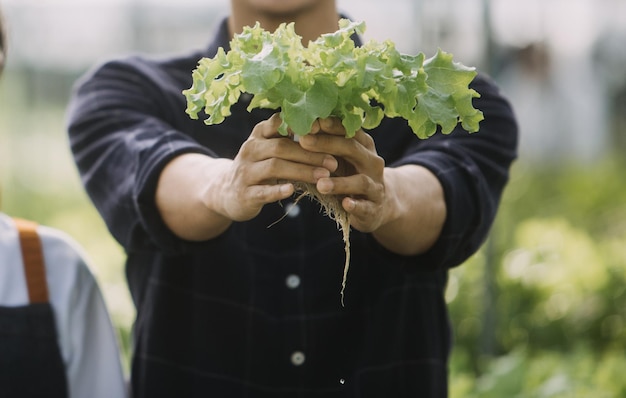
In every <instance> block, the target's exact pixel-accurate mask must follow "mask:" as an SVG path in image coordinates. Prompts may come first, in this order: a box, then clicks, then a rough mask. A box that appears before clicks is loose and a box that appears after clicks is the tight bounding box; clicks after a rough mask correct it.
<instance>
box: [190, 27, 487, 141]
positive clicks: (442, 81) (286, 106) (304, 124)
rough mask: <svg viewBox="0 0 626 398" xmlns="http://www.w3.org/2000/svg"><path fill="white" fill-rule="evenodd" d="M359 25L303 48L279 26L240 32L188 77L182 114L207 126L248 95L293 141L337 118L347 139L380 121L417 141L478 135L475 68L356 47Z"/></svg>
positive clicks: (441, 56)
mask: <svg viewBox="0 0 626 398" xmlns="http://www.w3.org/2000/svg"><path fill="white" fill-rule="evenodd" d="M364 30H365V23H364V22H351V21H349V20H347V19H342V20H341V21H340V22H339V30H337V31H336V32H334V33H329V34H324V35H322V36H320V37H319V38H318V39H317V40H315V41H313V42H310V43H309V45H308V47H304V46H303V44H302V41H301V38H300V36H298V35H297V34H296V33H295V30H294V24H293V23H290V24H282V25H280V26H279V27H278V29H276V31H275V32H274V33H270V32H267V31H265V30H264V29H263V28H261V27H260V25H259V24H258V23H257V24H256V25H255V26H254V27H246V28H245V29H244V30H243V32H242V33H240V34H238V35H236V36H235V37H234V38H233V40H231V42H230V50H229V51H228V52H225V51H224V49H223V48H221V47H220V48H219V50H218V51H217V54H216V55H215V56H214V57H213V58H203V59H201V60H200V62H199V63H198V67H197V68H196V69H195V70H194V71H193V75H192V77H193V85H192V87H191V88H189V89H188V90H185V91H184V92H183V93H184V95H185V97H186V98H187V104H188V107H187V110H186V112H187V113H188V114H189V115H190V117H191V118H193V119H197V118H198V113H199V112H200V111H202V110H204V112H205V113H206V115H208V118H207V119H206V120H205V123H207V124H219V123H221V122H222V121H224V119H225V118H226V117H228V116H229V115H230V107H231V106H232V105H233V104H234V103H236V102H237V101H238V99H239V96H240V95H241V93H243V92H247V93H249V94H252V95H253V98H252V101H251V102H250V105H249V106H248V111H250V110H251V109H254V108H269V109H280V114H281V119H282V120H283V124H282V125H281V127H280V130H279V131H280V133H281V134H283V135H287V128H288V127H289V128H290V129H291V131H293V132H294V133H295V134H297V135H304V134H307V133H308V132H309V131H310V129H311V126H312V124H313V122H314V121H315V119H317V118H326V117H329V116H336V117H338V118H339V119H341V120H342V123H343V125H344V127H345V129H346V136H347V137H348V138H350V137H352V136H353V135H354V134H355V132H356V131H357V130H358V129H360V128H365V129H372V128H374V127H376V126H378V125H379V124H380V121H381V120H382V118H383V117H384V116H387V117H402V118H404V119H406V120H407V121H408V123H409V126H410V127H411V129H412V130H413V132H414V133H415V134H416V135H417V136H418V137H420V138H427V137H429V136H431V135H432V134H434V133H435V131H436V130H437V125H439V126H441V131H442V133H444V134H447V133H450V132H451V131H452V130H453V129H454V128H455V127H456V125H457V123H459V122H460V123H461V124H462V126H463V128H464V129H465V130H467V131H469V132H475V131H478V124H479V122H480V121H481V120H482V119H483V115H482V112H480V111H479V110H477V109H475V108H474V107H473V105H472V99H473V98H476V97H478V96H479V94H478V93H477V92H476V91H474V90H472V89H470V88H468V85H469V83H470V82H471V81H472V80H473V79H474V76H475V75H476V72H475V70H474V68H469V67H466V66H464V65H462V64H460V63H456V62H453V60H452V55H451V54H448V53H445V52H443V51H438V52H437V54H436V55H435V56H434V57H432V58H429V59H427V60H425V57H424V54H423V53H420V54H418V55H416V56H411V55H406V54H401V53H400V52H399V51H398V50H397V49H396V48H395V46H394V44H393V43H392V42H391V41H385V42H383V43H379V42H375V41H369V42H367V43H365V44H364V45H363V46H360V47H357V46H355V44H354V41H353V40H352V38H351V37H352V35H353V34H355V33H356V34H363V32H364Z"/></svg>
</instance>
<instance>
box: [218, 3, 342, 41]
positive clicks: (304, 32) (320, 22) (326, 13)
mask: <svg viewBox="0 0 626 398" xmlns="http://www.w3.org/2000/svg"><path fill="white" fill-rule="evenodd" d="M233 3H235V2H233ZM319 4H320V5H319V6H313V7H310V8H307V9H306V10H302V11H301V12H297V13H293V14H290V15H274V14H268V13H262V12H255V11H254V10H250V9H247V8H244V7H241V8H244V9H240V8H238V7H237V6H236V5H235V4H233V6H232V7H231V15H230V17H229V20H228V29H229V33H230V35H231V37H232V36H233V35H234V34H237V33H240V32H242V31H243V28H244V27H245V26H254V24H255V23H256V22H257V21H258V22H259V23H260V24H261V27H262V28H263V29H265V30H267V31H269V32H274V31H275V30H276V28H278V26H279V25H280V24H281V23H283V22H286V23H289V22H294V23H295V25H294V27H295V30H296V33H297V34H298V35H300V36H301V37H302V44H304V45H305V46H306V45H308V44H309V41H313V40H315V39H317V38H318V37H319V36H320V35H322V34H324V33H332V32H334V31H336V30H337V29H338V21H339V14H338V13H337V9H336V8H335V4H334V2H331V1H320V2H319Z"/></svg>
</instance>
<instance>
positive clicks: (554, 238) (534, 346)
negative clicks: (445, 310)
mask: <svg viewBox="0 0 626 398" xmlns="http://www.w3.org/2000/svg"><path fill="white" fill-rule="evenodd" d="M624 166H626V160H624V159H621V158H620V157H619V156H607V157H606V159H604V160H602V161H599V162H597V163H594V164H569V165H561V166H559V167H555V166H554V165H552V166H551V168H550V169H544V168H541V167H534V168H532V167H529V166H527V165H523V164H517V165H515V167H514V170H513V174H512V179H511V184H510V185H509V187H508V188H507V191H506V193H505V196H504V198H503V203H502V208H501V211H500V213H499V216H498V219H497V220H496V224H495V225H494V229H493V232H492V236H491V237H490V239H491V245H490V247H491V250H490V251H488V250H487V247H489V246H485V247H483V249H481V251H480V252H479V253H477V254H476V255H475V256H474V257H473V258H471V259H470V260H469V261H468V262H467V263H466V264H464V265H463V266H461V267H458V268H456V269H454V270H453V271H452V272H451V276H450V285H449V289H448V300H449V302H450V314H451V318H452V323H453V325H454V329H455V340H456V341H455V348H454V353H453V361H452V362H453V363H452V372H451V383H452V389H451V396H452V397H505V396H506V397H525V396H532V397H548V396H549V397H572V396H576V397H587V396H593V397H604V396H606V397H617V396H626V379H624V378H623V377H620V376H619V375H620V374H624V371H626V356H624V351H625V349H626V328H625V326H626V179H624V178H623V170H624ZM488 256H491V258H490V260H491V261H494V262H495V263H496V269H497V272H496V275H494V277H495V280H496V293H495V300H494V302H493V303H492V305H493V310H494V311H495V318H496V322H495V325H496V326H495V328H496V330H495V336H496V337H495V339H496V342H495V345H496V352H495V353H493V354H494V355H484V353H483V352H481V347H480V339H481V335H482V333H485V330H483V322H482V320H483V319H484V315H485V314H484V311H485V310H489V308H485V307H486V306H485V305H484V301H483V299H482V298H483V292H484V281H485V275H483V271H484V270H485V262H486V261H487V257H488ZM619 372H621V373H619Z"/></svg>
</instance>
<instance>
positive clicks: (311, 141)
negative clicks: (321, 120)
mask: <svg viewBox="0 0 626 398" xmlns="http://www.w3.org/2000/svg"><path fill="white" fill-rule="evenodd" d="M316 141H317V137H316V136H315V135H313V134H307V135H303V136H302V137H300V142H301V143H304V144H305V145H315V142H316Z"/></svg>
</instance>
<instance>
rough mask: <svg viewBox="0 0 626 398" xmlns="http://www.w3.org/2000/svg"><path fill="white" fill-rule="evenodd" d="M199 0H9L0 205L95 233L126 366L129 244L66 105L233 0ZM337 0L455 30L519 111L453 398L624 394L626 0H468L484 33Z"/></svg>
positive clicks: (463, 308)
mask: <svg viewBox="0 0 626 398" xmlns="http://www.w3.org/2000/svg"><path fill="white" fill-rule="evenodd" d="M96 3H97V4H96ZM200 3H201V2H200V1H199V0H196V1H195V2H194V1H192V0H186V1H185V2H182V3H180V4H181V6H180V7H177V8H176V11H177V12H179V14H176V13H174V12H173V10H174V9H173V8H172V6H170V8H168V6H167V5H165V6H159V7H157V6H156V3H155V2H152V3H151V2H150V1H148V0H145V1H130V0H126V1H125V0H117V1H113V2H109V3H106V2H96V1H95V0H93V2H91V3H90V2H88V1H87V2H82V3H81V2H71V1H69V0H64V1H58V2H46V5H45V6H44V5H42V3H40V2H29V1H23V0H12V1H11V0H4V1H0V7H1V8H2V9H4V11H5V17H6V19H7V22H8V26H9V34H10V52H9V66H8V68H7V70H6V73H5V75H4V76H3V78H2V80H0V186H1V194H2V196H1V209H2V211H4V212H6V213H8V214H11V215H13V216H20V217H25V218H29V219H33V220H37V221H38V222H40V223H43V224H47V225H50V226H53V227H57V228H59V229H61V230H64V231H66V232H67V233H69V234H70V235H72V236H73V237H74V238H75V239H76V240H77V241H78V242H79V243H80V244H81V245H82V246H83V247H84V248H85V250H86V252H87V254H88V256H89V258H90V260H91V265H92V269H93V271H94V273H95V274H96V277H97V278H98V280H99V282H100V284H101V287H102V290H103V293H104V295H105V299H106V301H107V305H108V307H109V309H110V311H111V315H112V318H113V321H114V323H115V325H116V328H117V330H118V332H119V337H120V342H121V345H122V351H123V356H124V362H125V365H126V366H127V370H128V361H129V354H130V350H131V342H130V330H131V327H132V322H133V318H134V309H133V306H132V302H131V300H130V296H129V294H128V290H127V287H126V282H125V277H124V271H123V263H124V253H123V251H122V249H121V248H120V246H119V245H118V244H117V243H116V242H115V241H113V239H112V238H111V237H110V235H109V234H108V231H107V229H106V227H105V225H104V224H103V222H102V221H101V219H100V218H99V216H98V214H97V213H96V211H95V209H94V208H93V207H92V205H91V203H90V201H89V199H88V198H87V196H86V194H85V192H84V191H83V189H82V187H81V184H80V179H79V177H78V174H77V172H76V170H75V167H74V164H73V162H72V159H71V154H70V152H69V149H68V143H67V137H66V132H65V121H64V117H65V106H66V104H67V99H68V96H69V93H70V90H71V85H72V84H73V82H74V81H75V80H76V79H77V78H78V77H79V76H80V75H81V74H82V73H84V72H85V71H86V70H87V69H88V68H89V67H90V66H92V65H94V64H95V63H97V62H99V61H100V60H101V59H103V58H108V57H110V56H113V55H115V54H117V53H127V52H131V51H142V52H147V53H157V52H171V51H174V50H178V49H179V48H181V49H182V48H185V49H186V48H189V47H194V46H198V45H203V44H204V43H205V41H206V40H207V38H208V36H209V35H210V33H211V32H212V29H213V26H214V24H215V21H217V20H218V19H219V18H218V17H219V16H221V15H223V13H224V12H225V8H224V7H225V4H227V1H226V0H221V1H216V2H203V4H204V6H203V7H204V8H201V9H202V10H204V11H203V12H204V14H203V13H201V12H198V10H199V9H200V5H199V4H200ZM207 3H208V4H207ZM338 3H339V4H340V6H342V7H344V8H346V9H348V10H350V11H352V10H355V11H354V12H351V15H353V16H355V17H356V18H362V19H364V20H366V21H368V26H371V27H372V28H373V29H374V31H373V32H372V33H371V36H373V37H374V38H379V36H380V35H382V34H385V33H387V32H388V33H389V36H390V37H391V38H392V39H393V40H395V41H397V42H398V43H399V46H398V47H399V48H400V49H404V50H405V51H413V50H415V49H416V48H417V49H419V50H422V49H424V51H425V52H426V51H427V50H429V49H432V48H436V45H437V43H444V44H441V47H442V48H443V49H444V50H448V51H451V52H453V53H455V55H459V54H460V55H461V57H460V60H461V61H462V62H463V63H466V64H475V65H478V66H479V67H481V69H483V70H486V71H488V72H490V74H491V75H492V76H493V77H494V78H495V79H496V80H497V81H498V83H500V85H501V86H502V87H503V89H504V90H505V93H506V94H507V96H509V97H510V98H511V101H512V102H513V105H514V106H515V109H516V111H517V113H518V116H519V119H520V128H521V133H522V136H521V142H520V158H519V160H518V161H517V162H516V163H515V165H514V167H513V169H512V175H511V182H510V184H509V186H508V188H507V190H506V192H505V195H504V198H503V202H502V207H501V210H500V213H499V215H498V218H497V220H496V222H495V225H494V228H493V231H492V233H491V236H490V237H489V239H488V241H487V242H486V244H485V245H484V246H483V248H482V249H481V250H480V251H479V252H478V253H477V254H476V255H474V256H473V257H472V258H471V259H470V260H469V261H468V262H467V263H466V264H464V265H462V266H460V267H458V268H456V269H454V270H452V272H451V275H450V281H449V287H448V291H447V299H448V302H449V305H450V316H451V320H452V323H453V327H454V334H455V347H454V351H453V355H452V361H451V376H450V380H451V394H450V395H451V397H453V398H460V397H470V398H471V397H498V398H500V397H624V396H626V378H624V377H623V375H624V374H626V355H625V354H626V178H625V177H624V170H626V168H625V166H626V157H625V156H624V149H625V142H626V123H625V121H624V120H625V118H626V116H625V115H626V95H625V94H624V93H625V92H626V89H625V87H626V73H625V72H624V71H625V70H626V61H625V60H626V52H625V51H626V41H623V40H622V38H623V37H625V36H623V35H622V36H620V35H608V34H607V29H608V31H611V32H612V31H613V28H614V27H615V26H618V27H619V26H626V24H621V25H620V23H621V22H623V20H617V19H610V20H606V19H605V18H606V16H607V15H612V16H613V18H618V17H619V16H620V15H626V12H623V11H625V10H626V7H625V3H626V2H624V1H622V0H616V1H608V0H606V1H599V2H592V1H584V0H568V2H566V3H567V5H568V8H567V9H566V8H563V9H561V10H560V12H559V14H558V15H561V14H562V15H561V17H562V19H555V18H556V17H555V14H554V13H552V14H551V13H550V12H549V11H550V9H551V8H555V9H556V8H558V7H557V6H559V5H561V6H562V5H563V4H564V3H563V2H562V1H561V2H557V1H547V2H541V1H529V2H527V3H525V4H526V6H527V8H525V9H519V8H515V9H513V8H507V7H514V5H515V4H517V6H516V7H519V2H513V1H512V0H510V1H506V0H501V1H493V2H489V1H473V2H471V4H473V6H472V7H474V8H473V9H478V11H479V12H477V13H473V14H471V15H473V17H472V18H476V21H475V23H474V24H470V25H463V29H467V28H468V26H472V27H475V28H477V29H479V32H475V33H476V37H478V38H480V40H481V42H480V43H478V44H476V43H473V42H472V43H473V44H472V45H470V44H471V43H469V42H467V41H464V40H463V37H468V32H467V31H466V30H456V31H455V30H454V29H452V27H454V26H457V25H459V24H456V25H455V24H453V23H454V18H455V15H456V14H459V15H460V16H461V18H465V19H468V18H469V16H468V15H470V14H468V13H459V12H457V13H449V12H447V11H446V10H449V9H452V6H453V5H455V4H457V2H455V1H453V0H449V1H447V2H446V6H447V7H449V8H446V7H439V8H437V7H432V4H435V3H436V2H434V1H426V0H421V1H418V2H414V1H411V0H394V3H396V8H395V9H394V7H385V8H384V10H381V8H380V6H379V5H378V4H377V2H375V1H360V2H358V1H348V0H344V1H339V2H338ZM460 3H461V2H459V3H458V4H460ZM600 3H601V4H600ZM79 4H80V5H79ZM160 4H161V3H160ZM163 4H167V2H165V3H163ZM416 4H417V5H419V7H418V6H416ZM429 4H430V5H431V6H430V7H429ZM463 4H466V7H467V4H469V3H467V2H466V3H463ZM357 5H358V7H357ZM116 7H117V8H116ZM586 7H591V8H586ZM454 9H455V10H457V11H458V8H454ZM398 10H407V11H410V12H407V13H408V14H412V13H416V14H417V13H419V15H420V17H419V18H421V19H422V20H427V21H429V23H430V25H424V26H426V27H422V28H421V30H420V31H418V32H416V34H415V35H414V37H413V36H411V37H412V38H413V39H415V40H412V41H407V40H406V39H407V37H406V36H407V35H406V34H404V33H403V34H398V33H397V32H398V30H402V31H405V30H406V29H407V26H409V25H407V24H408V23H409V22H410V20H409V22H407V21H406V20H405V19H399V20H397V21H396V22H397V23H395V25H394V27H395V31H391V30H389V29H393V28H394V27H392V28H388V29H386V28H385V26H387V27H388V26H390V25H389V24H388V23H387V25H385V21H387V22H389V20H391V19H392V18H394V16H397V15H398ZM442 10H443V11H442ZM494 10H495V11H494ZM498 10H499V11H498ZM511 10H513V11H511ZM572 10H574V11H572ZM576 10H578V11H576ZM593 10H595V11H594V12H591V11H593ZM598 10H601V12H600V11H598ZM34 11H38V12H37V13H36V12H34ZM522 11H524V12H527V14H524V15H526V16H525V19H524V20H525V23H526V25H525V26H522V28H519V30H518V31H511V30H514V29H513V28H514V26H513V25H514V24H512V23H510V22H507V21H509V20H508V19H507V15H508V14H507V13H509V14H510V13H511V12H513V13H514V14H516V15H521V12H522ZM553 11H554V10H553ZM570 12H571V13H570ZM485 13H487V14H485ZM163 15H168V19H167V22H163V21H164V19H163ZM174 15H180V17H178V18H176V17H174ZM202 15H203V16H202ZM485 15H487V17H485ZM199 16H201V17H199ZM63 18H65V19H63ZM90 18H91V19H90ZM98 18H99V19H98ZM107 18H108V19H107ZM381 18H382V21H380V20H381ZM437 18H439V19H437ZM508 18H510V17H508ZM622 18H623V17H622ZM588 20H592V21H595V22H594V24H593V26H592V27H593V28H594V29H595V30H594V29H591V28H590V27H589V26H587V25H585V23H588ZM68 21H72V22H71V23H70V22H68ZM96 21H99V22H97V23H96ZM102 21H107V22H106V23H105V22H102ZM369 21H379V22H378V24H376V23H370V22H369ZM446 21H447V22H446ZM450 21H452V22H450ZM538 21H539V22H538ZM567 21H569V22H567ZM435 22H437V23H435ZM609 22H610V23H609ZM164 23H165V24H166V27H167V29H170V30H167V31H165V33H164V31H163V24H164ZM446 23H448V25H446ZM567 23H570V25H567ZM74 24H78V25H80V26H78V27H77V26H75V25H74ZM429 26H431V28H428V27H429ZM432 26H435V27H437V29H435V28H432ZM524 27H526V28H527V29H523V28H524ZM70 28H72V29H73V30H70ZM604 28H607V29H604ZM81 29H82V30H81ZM507 29H509V30H507ZM574 30H576V32H577V33H580V31H581V30H582V32H583V33H584V34H586V35H589V36H590V37H586V39H584V40H582V39H580V36H577V35H576V34H574ZM68 32H69V33H68ZM76 32H80V34H77V33H76ZM533 32H534V33H533ZM570 33H571V35H570ZM455 34H456V36H455ZM472 37H474V36H472ZM564 37H569V38H571V39H572V40H573V41H575V42H576V43H575V44H577V45H578V47H577V46H574V44H572V43H570V42H569V41H567V40H566V39H565V38H564ZM384 38H387V37H382V39H384ZM609 38H610V39H609ZM107 40H108V41H107ZM580 46H582V47H580ZM68 49H69V50H70V51H68ZM425 327H426V326H425Z"/></svg>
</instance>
